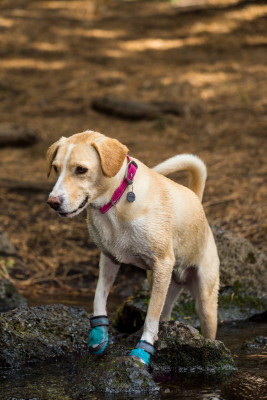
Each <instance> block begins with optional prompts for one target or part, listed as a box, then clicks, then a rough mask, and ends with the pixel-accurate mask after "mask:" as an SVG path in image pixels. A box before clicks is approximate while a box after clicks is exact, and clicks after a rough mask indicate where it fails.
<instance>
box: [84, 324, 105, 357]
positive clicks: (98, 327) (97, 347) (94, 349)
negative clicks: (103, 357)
mask: <svg viewBox="0 0 267 400" xmlns="http://www.w3.org/2000/svg"><path fill="white" fill-rule="evenodd" d="M90 322H91V330H90V332H89V336H88V347H89V352H90V353H91V354H102V353H104V351H105V350H106V348H107V346H108V318H107V317H106V316H98V317H92V318H91V319H90Z"/></svg>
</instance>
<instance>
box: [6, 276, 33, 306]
mask: <svg viewBox="0 0 267 400" xmlns="http://www.w3.org/2000/svg"><path fill="white" fill-rule="evenodd" d="M26 305H27V300H26V299H25V298H24V297H23V296H22V295H21V294H20V293H19V292H18V291H17V289H16V288H15V286H14V285H13V284H12V283H11V282H10V281H9V280H7V279H1V280H0V312H5V311H8V310H13V309H14V308H17V307H21V306H26Z"/></svg>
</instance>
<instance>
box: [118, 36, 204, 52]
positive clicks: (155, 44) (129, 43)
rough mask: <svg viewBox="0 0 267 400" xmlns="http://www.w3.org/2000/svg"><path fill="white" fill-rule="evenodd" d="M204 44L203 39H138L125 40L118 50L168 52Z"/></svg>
mask: <svg viewBox="0 0 267 400" xmlns="http://www.w3.org/2000/svg"><path fill="white" fill-rule="evenodd" d="M204 42H205V39H204V38H194V37H189V38H184V39H166V40H165V39H159V38H155V39H139V40H126V41H124V42H121V43H119V46H120V48H122V49H125V50H130V51H145V50H169V49H175V48H180V47H183V46H199V45H201V44H203V43H204Z"/></svg>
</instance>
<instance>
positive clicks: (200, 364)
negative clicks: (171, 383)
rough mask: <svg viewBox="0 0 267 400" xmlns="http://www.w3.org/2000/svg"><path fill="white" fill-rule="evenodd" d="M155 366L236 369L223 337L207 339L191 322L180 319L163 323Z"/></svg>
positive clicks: (209, 371)
mask: <svg viewBox="0 0 267 400" xmlns="http://www.w3.org/2000/svg"><path fill="white" fill-rule="evenodd" d="M152 367H153V368H154V370H155V371H159V372H164V371H170V372H197V373H204V374H214V373H216V374H218V373H224V372H231V371H233V370H235V365H234V361H233V358H232V355H231V352H230V350H228V349H227V348H226V347H225V346H224V344H223V343H222V342H221V341H219V340H210V339H205V338H204V337H203V336H202V335H201V334H200V333H199V332H198V330H196V329H195V328H193V327H192V326H188V325H185V324H183V323H180V322H177V321H172V322H163V323H161V324H160V329H159V339H158V341H157V343H156V357H155V358H154V360H153V364H152Z"/></svg>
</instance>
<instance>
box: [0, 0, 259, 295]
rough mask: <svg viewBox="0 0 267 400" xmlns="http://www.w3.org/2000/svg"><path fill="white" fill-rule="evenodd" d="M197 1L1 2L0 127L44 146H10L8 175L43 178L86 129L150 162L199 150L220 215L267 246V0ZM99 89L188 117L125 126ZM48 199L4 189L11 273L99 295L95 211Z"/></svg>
mask: <svg viewBox="0 0 267 400" xmlns="http://www.w3.org/2000/svg"><path fill="white" fill-rule="evenodd" d="M195 3H198V5H196V4H194V2H192V1H190V4H191V6H188V4H189V2H186V1H177V3H176V2H156V1H151V2H146V1H128V2H124V1H118V0H117V1H115V0H109V1H104V0H103V1H95V2H94V1H90V0H79V1H77V0H66V1H59V0H55V1H51V0H46V1H45V0H44V1H37V0H16V1H15V0H2V1H1V3H0V9H1V12H0V43H1V45H0V60H1V61H0V121H1V123H11V124H15V125H16V126H17V127H18V129H24V128H25V127H28V128H29V129H30V130H33V131H36V132H38V135H39V137H40V142H39V143H37V144H36V145H34V146H33V147H24V148H1V149H0V165H1V169H0V178H9V179H17V180H22V181H23V180H27V181H33V182H41V183H42V182H46V166H45V151H46V149H47V147H48V146H49V145H50V144H51V143H53V142H54V141H55V140H57V139H58V138H59V137H60V136H70V135H71V134H73V133H76V132H81V131H83V130H86V129H91V130H96V131H100V132H102V133H105V134H106V135H108V136H111V137H116V138H117V139H119V140H120V141H122V142H123V143H125V144H126V145H127V146H128V147H129V149H130V154H132V155H134V156H135V157H137V158H139V159H141V160H142V161H143V162H145V163H147V165H148V166H153V165H155V164H156V163H158V162H160V161H162V160H164V159H166V158H168V157H170V156H173V155H174V154H177V153H184V152H186V153H194V154H197V155H199V156H200V157H201V158H202V159H203V160H204V161H205V162H206V164H207V167H208V180H207V185H206V190H205V196H204V208H205V211H206V213H207V216H208V219H209V221H210V223H212V224H217V225H219V226H221V227H222V228H224V229H230V230H232V231H234V232H236V233H237V234H239V235H241V236H244V237H246V238H248V239H249V240H251V241H252V242H253V243H254V244H255V245H256V246H257V247H259V248H261V249H263V250H267V248H266V241H265V239H266V233H267V229H266V228H267V222H266V221H267V219H266V217H267V207H266V193H267V187H266V172H267V164H266V131H267V97H266V93H267V52H266V46H267V39H266V38H267V18H266V17H267V5H266V3H265V2H264V1H254V2H253V1H239V2H237V1H234V0H221V1H220V0H214V1H206V2H205V1H203V2H199V1H198V2H195ZM264 3H265V4H264ZM185 4H187V6H185ZM99 95H111V96H114V97H116V98H120V99H126V100H137V101H143V102H150V101H156V100H162V101H173V102H177V103H179V104H180V105H181V106H182V108H183V112H182V114H181V115H179V116H175V115H159V117H158V118H153V119H151V120H142V121H129V120H123V119H121V118H118V117H112V116H110V115H105V114H100V113H97V112H96V111H94V110H93V109H92V108H91V101H92V99H93V98H94V97H95V96H99ZM174 179H175V180H180V179H181V181H182V182H184V176H178V175H176V176H174ZM51 185H52V183H51ZM47 194H48V193H47ZM47 194H45V193H42V192H39V193H33V192H32V193H29V192H27V191H20V192H18V191H14V190H13V191H11V190H8V189H7V188H5V187H2V188H0V202H1V208H0V226H1V229H3V230H5V231H6V232H7V233H8V234H9V237H10V240H11V241H12V243H13V244H14V245H15V246H16V249H17V251H18V256H17V257H16V258H15V264H14V266H13V268H12V270H11V276H12V277H13V278H14V279H17V280H18V281H19V282H20V286H21V287H23V288H24V289H25V290H33V289H34V290H37V289H38V290H44V289H45V290H49V289H51V288H56V289H57V288H68V287H69V288H75V290H80V291H85V292H88V291H91V290H93V288H94V286H95V279H96V277H97V274H98V271H97V268H96V266H97V262H98V257H99V252H98V250H97V249H96V248H95V246H94V245H93V244H92V243H90V241H89V239H88V234H87V228H86V224H85V221H84V220H85V216H84V215H82V216H79V217H77V218H75V219H71V220H66V219H61V218H58V217H56V215H55V214H54V213H53V212H52V211H51V210H49V208H48V206H47V205H46V198H47ZM9 265H10V266H12V261H10V263H9ZM124 289H125V290H124V293H125V295H127V278H125V284H124Z"/></svg>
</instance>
